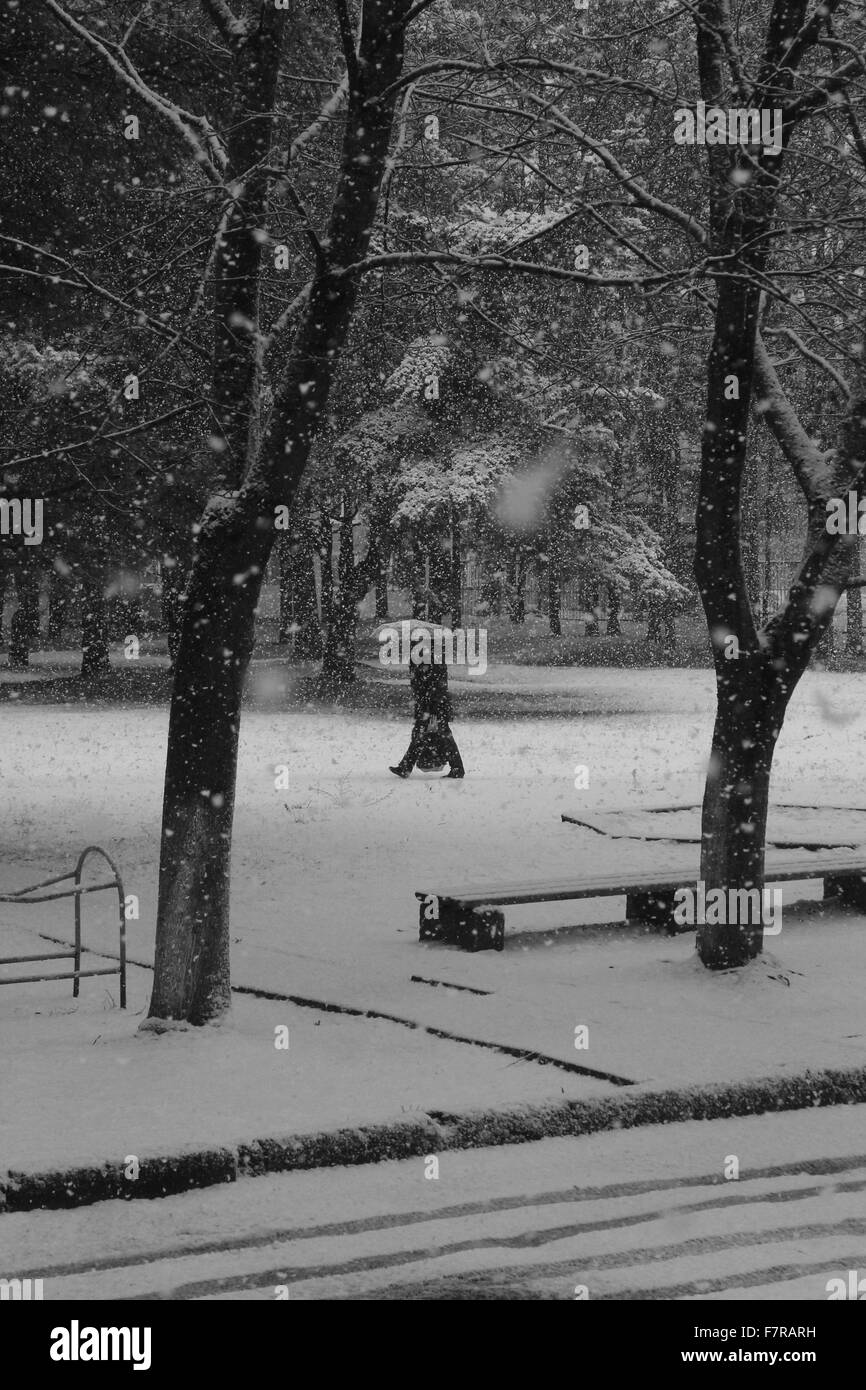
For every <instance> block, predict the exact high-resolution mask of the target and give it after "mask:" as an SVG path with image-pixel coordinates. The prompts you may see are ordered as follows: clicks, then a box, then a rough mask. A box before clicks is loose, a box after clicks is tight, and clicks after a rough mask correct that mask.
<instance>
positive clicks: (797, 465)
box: [755, 333, 832, 507]
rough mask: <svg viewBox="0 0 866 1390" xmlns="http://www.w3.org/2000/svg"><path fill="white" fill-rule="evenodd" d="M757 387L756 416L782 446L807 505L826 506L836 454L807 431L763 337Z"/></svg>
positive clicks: (757, 346)
mask: <svg viewBox="0 0 866 1390" xmlns="http://www.w3.org/2000/svg"><path fill="white" fill-rule="evenodd" d="M755 387H756V392H757V397H756V400H755V410H756V413H757V414H759V415H761V416H762V418H763V420H764V422H765V424H766V425H767V428H768V429H769V430H770V432H771V434H773V436H774V437H775V439H776V441H777V442H778V444H779V447H780V448H781V450H782V453H783V454H784V455H785V458H786V459H787V460H788V463H789V464H790V465H791V469H792V470H793V473H794V477H795V478H796V479H797V482H798V483H799V485H800V488H801V490H802V492H803V495H804V496H805V498H806V501H807V502H808V503H809V505H810V507H811V506H813V505H814V504H817V503H821V504H823V502H824V501H825V500H826V498H827V497H828V496H829V492H830V487H831V479H830V468H829V460H830V457H831V455H832V451H822V450H821V449H819V448H818V446H817V444H816V443H815V441H814V439H812V438H811V437H810V436H809V435H808V434H807V433H806V431H805V430H804V429H803V426H802V425H801V424H800V420H799V418H798V416H797V412H796V411H795V410H794V407H793V406H792V405H791V402H790V401H789V400H788V397H787V396H786V394H785V391H784V388H783V386H782V383H781V381H780V380H779V378H778V375H777V374H776V369H775V367H774V366H773V364H772V362H771V361H770V354H769V353H768V352H767V348H766V345H765V343H764V340H763V338H762V337H761V334H760V333H758V334H757V335H756V337H755ZM758 397H759V398H760V400H758V399H757V398H758Z"/></svg>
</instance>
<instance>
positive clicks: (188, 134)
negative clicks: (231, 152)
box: [39, 0, 226, 187]
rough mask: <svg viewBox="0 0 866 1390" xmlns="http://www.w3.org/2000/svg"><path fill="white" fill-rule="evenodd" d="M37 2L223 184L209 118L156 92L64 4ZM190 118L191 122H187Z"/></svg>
mask: <svg viewBox="0 0 866 1390" xmlns="http://www.w3.org/2000/svg"><path fill="white" fill-rule="evenodd" d="M39 3H40V4H42V5H44V6H45V8H46V9H48V10H50V11H51V13H52V14H53V15H54V17H55V18H56V19H57V20H59V22H60V23H61V24H62V25H63V26H64V28H65V29H68V30H69V31H70V33H72V34H74V35H75V36H76V38H78V39H80V40H81V42H82V43H84V44H86V45H87V47H88V48H92V49H93V51H94V52H95V53H98V54H99V56H100V57H101V58H102V59H103V61H104V62H105V63H107V64H108V66H109V67H110V68H111V70H112V72H114V73H115V75H116V76H117V77H119V78H120V80H121V82H123V84H124V85H125V86H126V87H128V88H129V90H130V91H131V92H134V93H135V95H136V96H137V97H138V98H139V100H141V101H143V102H144V103H145V105H146V106H148V107H149V108H150V110H152V111H156V112H157V113H158V115H159V116H160V117H161V118H162V119H163V120H164V121H167V122H168V124H169V126H170V127H171V128H172V130H173V131H174V132H175V134H176V135H179V136H180V138H181V139H182V140H184V141H185V142H186V144H187V145H188V146H189V147H190V149H191V150H192V152H193V154H194V156H195V160H196V163H197V164H198V165H199V167H200V168H201V170H202V171H203V173H204V174H206V176H207V177H208V178H209V179H210V181H211V183H215V184H217V185H218V186H219V187H222V186H223V179H222V170H223V169H224V168H225V163H226V161H225V153H224V151H222V147H221V142H220V140H219V137H218V136H217V134H216V131H215V130H214V129H213V127H212V126H211V125H210V122H209V121H207V120H205V118H204V117H203V116H193V115H192V113H190V112H188V111H183V110H182V108H181V107H179V106H178V105H177V104H176V103H175V102H173V101H169V100H168V99H167V98H166V97H163V96H161V95H160V94H159V92H155V91H154V90H153V88H152V87H149V86H148V85H147V83H146V82H145V81H144V79H143V78H142V77H141V76H140V75H139V73H138V72H137V71H136V69H135V67H134V66H133V64H132V63H131V62H130V60H129V59H128V58H127V56H126V54H125V53H123V50H122V49H119V50H118V51H119V52H120V53H121V56H122V59H123V61H120V59H118V58H117V57H115V55H114V54H113V53H112V52H111V50H110V46H109V44H108V42H107V41H103V40H102V39H98V38H97V37H96V36H95V34H92V33H91V32H90V30H89V29H87V28H85V26H84V25H83V24H79V23H78V20H77V19H75V18H74V17H73V16H72V15H70V14H67V12H66V11H65V10H64V9H63V7H62V6H61V5H59V4H58V3H57V0H39ZM112 46H113V45H112ZM191 121H192V123H193V124H190V122H191ZM193 125H197V126H198V128H199V129H200V130H201V131H202V134H203V135H204V137H205V139H206V140H207V142H208V144H209V145H210V147H211V150H212V151H213V153H214V154H215V155H216V157H217V160H218V164H215V163H214V161H213V159H212V158H211V157H210V155H208V153H207V151H206V150H205V148H204V146H203V145H202V143H201V140H200V139H199V138H198V136H197V135H196V133H195V130H194V128H193Z"/></svg>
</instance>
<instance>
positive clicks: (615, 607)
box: [607, 584, 622, 637]
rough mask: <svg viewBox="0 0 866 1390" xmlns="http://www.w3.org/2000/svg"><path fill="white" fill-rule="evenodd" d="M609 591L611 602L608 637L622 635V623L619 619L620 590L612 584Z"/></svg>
mask: <svg viewBox="0 0 866 1390" xmlns="http://www.w3.org/2000/svg"><path fill="white" fill-rule="evenodd" d="M607 593H608V599H609V602H610V608H609V610H608V614H607V635H608V637H620V636H621V635H622V623H621V622H620V620H619V614H620V592H619V589H617V588H616V587H615V586H614V585H613V584H611V585H610V587H609V588H608V591H607Z"/></svg>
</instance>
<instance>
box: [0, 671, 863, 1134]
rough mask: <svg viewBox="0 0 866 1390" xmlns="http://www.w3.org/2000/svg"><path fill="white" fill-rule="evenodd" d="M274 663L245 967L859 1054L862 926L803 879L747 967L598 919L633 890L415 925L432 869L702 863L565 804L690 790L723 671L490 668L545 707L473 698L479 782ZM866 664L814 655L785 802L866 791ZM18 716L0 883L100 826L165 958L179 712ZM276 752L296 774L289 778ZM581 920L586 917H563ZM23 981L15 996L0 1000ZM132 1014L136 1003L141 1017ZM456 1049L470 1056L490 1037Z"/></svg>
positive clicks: (383, 992)
mask: <svg viewBox="0 0 866 1390" xmlns="http://www.w3.org/2000/svg"><path fill="white" fill-rule="evenodd" d="M269 669H270V668H268V667H263V668H260V669H259V670H258V672H257V674H256V677H255V679H256V682H257V684H258V686H259V689H258V691H257V692H256V697H257V702H256V704H254V706H253V707H252V708H250V709H248V710H247V711H246V712H245V715H244V722H243V729H242V748H241V761H240V775H239V783H238V797H237V815H236V833H235V852H234V862H233V918H232V938H233V969H234V977H235V981H236V982H237V983H243V984H247V985H253V986H259V987H263V988H266V989H269V990H271V991H284V992H286V993H287V994H295V995H298V996H301V997H304V998H307V999H314V1000H323V1001H331V1002H339V1003H343V1004H347V1005H351V1006H355V1007H362V1008H375V1009H379V1010H383V1011H386V1012H390V1013H393V1014H396V1015H398V1016H400V1017H402V1018H411V1019H414V1020H417V1021H419V1022H422V1023H425V1024H427V1025H430V1026H434V1027H440V1028H445V1029H448V1030H450V1031H453V1032H455V1033H459V1034H461V1035H465V1036H468V1037H473V1038H485V1039H489V1040H494V1041H499V1042H505V1043H508V1044H510V1045H513V1046H518V1047H521V1048H528V1049H534V1050H538V1051H540V1052H542V1053H547V1054H551V1055H555V1056H557V1057H561V1058H563V1059H564V1060H568V1061H571V1062H576V1063H578V1064H581V1065H585V1066H588V1067H591V1068H593V1069H594V1070H601V1071H610V1072H614V1073H616V1074H618V1075H621V1076H626V1077H629V1078H631V1079H633V1080H636V1081H644V1082H649V1083H652V1084H653V1085H666V1084H684V1083H689V1082H708V1081H712V1080H717V1079H733V1078H736V1077H740V1076H759V1075H763V1074H767V1073H771V1072H777V1071H780V1070H788V1071H802V1070H803V1069H805V1068H807V1067H818V1066H830V1065H855V1064H859V1063H862V1062H866V1038H864V1033H866V1025H864V1020H863V1013H862V1004H861V998H862V987H861V984H860V982H861V980H862V977H863V973H864V968H866V934H864V932H863V925H864V923H863V921H862V919H861V917H860V916H859V915H857V914H853V913H845V912H841V911H839V910H836V909H834V910H833V911H832V913H828V914H827V915H825V916H823V917H822V916H821V915H820V910H819V904H817V903H816V902H814V901H812V902H811V903H806V905H805V906H804V907H802V908H800V909H797V908H794V907H793V906H790V904H791V903H792V902H793V898H794V897H795V896H797V895H795V893H794V892H792V891H791V890H788V889H786V892H785V900H784V901H785V909H784V927H783V931H782V934H781V936H778V937H774V938H772V939H770V940H769V941H768V948H769V950H768V954H767V956H766V957H765V958H764V960H763V961H761V962H758V963H756V964H755V965H754V966H753V967H751V968H750V969H749V970H747V971H744V972H735V973H731V974H722V975H710V974H708V973H707V972H705V971H704V970H703V969H702V968H700V967H699V966H698V965H696V963H695V962H694V959H693V957H692V940H691V938H690V937H679V938H676V939H668V938H664V937H657V936H653V935H642V934H640V933H639V932H636V931H627V930H625V929H623V928H622V927H619V926H617V927H616V928H613V929H609V930H604V929H593V930H591V931H587V930H586V929H585V927H584V928H583V929H580V925H579V924H586V923H588V922H591V921H592V920H595V921H596V922H598V921H615V920H616V919H618V918H620V917H621V915H622V912H623V907H624V904H623V903H622V902H619V901H617V900H615V899H611V900H606V901H599V902H595V903H564V904H558V905H557V904H554V905H551V906H548V907H540V908H525V909H522V910H521V909H515V910H513V911H510V912H509V911H506V950H505V952H504V953H502V954H501V955H499V954H496V953H493V952H485V953H481V954H478V955H474V956H473V955H468V954H466V953H463V952H460V951H458V950H456V949H453V948H449V947H445V946H441V945H435V944H427V945H423V946H422V945H420V944H419V943H418V940H417V903H416V900H415V898H414V895H413V890H414V889H415V888H428V887H430V886H434V887H435V886H436V885H437V884H439V885H447V884H449V883H452V884H453V883H454V881H455V880H457V881H459V880H465V879H469V880H474V881H486V880H487V879H488V878H490V879H492V880H495V879H497V878H501V877H502V876H506V877H507V878H508V879H509V880H512V879H514V878H515V877H517V876H523V875H526V876H529V877H534V876H535V875H539V876H541V875H545V874H555V875H557V876H562V875H563V874H564V873H571V872H575V873H578V872H580V871H581V870H587V871H590V872H593V871H611V870H614V869H616V868H618V867H622V866H628V867H629V868H636V869H637V868H641V867H646V868H648V869H656V868H658V867H660V866H661V865H663V864H665V863H667V862H675V863H678V864H681V863H683V862H684V861H687V862H689V863H691V862H693V870H692V877H695V876H696V874H697V850H696V849H694V850H690V849H689V847H687V846H686V847H684V846H667V845H664V844H659V843H640V842H632V841H627V840H607V839H605V838H603V837H602V836H599V835H597V834H594V833H593V832H592V831H589V830H584V829H581V828H579V827H576V826H566V825H563V824H561V822H560V819H559V818H560V814H561V812H563V811H574V812H576V813H578V814H579V812H580V810H581V809H583V810H584V811H592V810H598V809H602V808H606V807H628V806H632V805H634V804H636V803H637V802H641V803H648V804H657V805H658V804H664V803H666V802H670V801H683V800H686V801H692V800H695V799H697V798H698V797H699V796H700V793H701V790H702V768H703V764H704V760H705V757H706V753H707V748H708V744H709V737H710V729H711V711H712V677H711V674H710V673H709V672H700V671H679V672H663V671H650V670H641V671H634V672H629V671H611V670H592V671H589V670H586V669H583V670H575V671H563V670H561V669H560V670H539V669H537V668H526V667H521V668H491V670H490V671H489V672H488V673H487V675H486V676H485V677H483V678H478V679H483V680H484V681H486V682H487V683H488V684H489V685H491V686H493V687H495V688H496V689H498V690H501V692H502V696H503V699H507V697H508V692H513V690H514V689H515V688H516V687H519V688H520V689H521V690H522V691H524V692H525V694H526V695H527V697H528V698H529V699H532V698H535V697H537V698H538V699H539V703H540V705H542V704H543V705H544V709H545V713H544V714H543V717H539V718H537V719H533V718H531V717H524V718H520V719H516V720H512V719H492V718H473V717H470V718H464V719H458V720H457V721H456V722H455V732H456V734H457V737H458V740H459V742H460V745H461V748H462V751H463V755H464V759H465V761H466V765H467V768H468V776H467V779H466V781H465V782H462V783H461V782H451V781H441V780H437V779H435V778H425V777H423V776H419V775H418V774H415V775H414V776H413V778H412V779H411V780H410V781H408V782H401V781H398V780H397V779H395V778H394V777H392V776H391V774H390V773H389V772H388V770H387V765H388V763H390V762H394V761H396V759H397V757H398V756H399V755H400V753H401V752H402V751H403V747H404V745H405V742H406V740H407V739H408V732H409V722H408V717H407V719H405V720H402V721H395V720H394V719H389V718H385V717H376V716H372V715H356V714H345V713H343V714H340V713H323V712H306V711H304V712H301V711H297V710H295V711H289V712H286V711H284V710H280V709H277V708H274V707H273V704H274V700H273V690H272V689H271V690H269V688H268V682H269V680H271V676H270V675H269V674H268V673H269ZM862 686H863V677H862V676H857V675H853V676H851V675H826V674H815V675H807V677H806V678H805V680H804V681H803V683H802V685H801V688H800V690H799V691H798V692H797V694H796V696H795V699H794V703H793V707H792V709H791V712H790V716H789V719H788V722H787V724H786V727H785V731H784V733H783V735H782V738H781V742H780V746H779V750H778V755H777V763H776V778H775V782H774V798H775V799H776V800H793V801H801V802H811V801H815V802H824V803H826V804H833V805H839V804H849V805H852V806H853V805H860V804H863V803H864V792H863V790H862V789H863V785H864V780H866V777H864V774H866V743H864V739H863V732H864V730H863V722H864V719H866V714H864V712H863V707H862V695H861V691H862ZM557 692H558V693H559V695H563V696H566V697H567V698H568V699H569V701H571V702H573V703H574V704H575V705H577V706H579V707H580V708H582V709H584V710H585V713H583V714H582V715H578V716H574V717H570V718H562V717H557V716H556V715H555V714H551V713H550V707H549V704H547V703H545V702H546V700H547V696H548V695H550V694H553V695H554V696H555V695H556V694H557ZM455 693H456V694H457V695H458V697H459V694H460V687H459V686H458V684H457V683H456V682H455ZM407 704H408V700H407ZM2 718H3V721H4V726H5V729H4V732H5V738H4V756H3V790H4V797H3V806H2V810H0V836H2V839H0V843H2V847H3V848H2V857H0V871H2V877H0V881H2V882H3V884H4V886H8V887H12V888H17V887H21V886H23V885H24V884H26V883H28V882H32V881H34V880H36V879H38V878H40V877H44V876H47V875H48V874H49V873H52V872H54V873H56V872H60V871H61V870H63V869H65V868H67V867H71V865H72V863H73V862H74V858H75V856H76V854H77V852H78V851H79V850H80V849H81V848H82V847H83V846H84V845H85V844H88V843H97V844H102V845H103V846H104V847H105V848H106V849H108V851H109V852H110V853H111V854H112V855H114V856H115V857H116V858H117V860H118V862H119V863H120V865H121V867H122V870H123V873H124V875H125V879H126V891H127V892H128V893H135V894H137V895H138V897H139V900H140V909H141V915H140V919H139V921H137V922H131V923H130V933H129V935H130V949H131V954H132V957H133V958H134V959H136V960H141V961H149V960H150V959H152V948H153V935H154V917H155V907H156V882H157V851H158V829H159V812H160V803H161V794H162V772H163V760H164V749H165V734H166V727H167V711H166V710H165V709H164V708H158V709H152V708H146V707H123V708H106V707H96V708H88V707H85V706H68V707H60V706H51V705H44V704H42V705H38V706H36V705H28V704H26V703H24V702H23V700H19V701H16V702H14V703H11V704H7V705H6V706H5V708H4V709H3V713H2ZM47 747H48V748H50V750H51V751H50V752H46V748H47ZM283 763H285V764H288V766H289V768H290V769H291V772H290V786H289V789H288V790H276V789H275V786H274V782H275V769H276V768H277V767H278V766H279V765H280V764H283ZM579 763H580V764H585V765H587V766H588V768H589V773H590V786H589V789H588V790H585V791H576V790H575V788H574V785H573V783H574V768H575V765H576V764H579ZM684 881H685V880H684ZM815 892H816V890H815V888H814V887H812V888H811V889H810V888H806V889H804V893H803V896H806V897H809V896H810V894H811V897H812V899H814V897H815ZM85 916H86V921H87V926H86V934H85V939H86V941H89V942H90V943H91V944H94V945H97V944H98V945H102V946H104V947H105V948H106V949H109V950H111V949H116V936H115V933H114V932H113V930H112V928H111V926H110V908H109V904H108V900H107V895H106V898H105V900H102V899H99V898H96V899H92V900H91V901H90V902H89V903H88V906H87V908H86V912H85ZM13 923H14V924H15V925H16V928H17V929H18V930H24V931H27V932H32V931H35V930H38V929H43V930H46V931H49V932H54V933H55V934H57V935H65V936H67V937H68V936H69V934H70V926H71V911H70V908H69V904H68V903H65V904H59V905H51V904H49V905H46V907H45V908H44V909H37V908H20V909H14V910H13V909H12V908H10V907H9V906H8V905H3V906H0V924H9V925H12V924H13ZM569 926H574V927H577V928H578V929H577V930H575V931H572V932H569V931H562V932H560V933H559V934H556V935H552V934H551V931H550V928H553V927H562V928H565V927H569ZM16 936H17V932H16ZM412 976H420V977H422V980H421V981H418V980H413V979H412ZM430 980H433V981H437V980H439V981H445V982H448V983H453V984H463V985H469V986H472V987H473V988H474V989H476V990H482V991H487V992H486V993H478V994H476V993H465V992H455V991H446V990H444V989H442V988H435V987H433V986H431V985H430V984H428V983H424V982H423V981H430ZM112 983H114V982H112ZM49 988H50V989H53V990H56V999H57V1002H58V1004H60V1003H63V1004H66V1003H67V1002H71V1001H67V988H68V987H67V986H66V985H65V984H64V985H60V984H58V985H57V986H51V987H49ZM82 989H83V992H84V996H85V999H86V1000H87V1001H88V1007H90V1005H91V1004H92V1002H93V1000H94V998H96V997H98V998H99V999H101V998H102V990H103V985H102V983H101V982H100V981H99V980H91V981H85V982H84V983H83V985H82ZM17 993H18V991H17V987H11V988H8V989H4V991H3V992H2V994H0V1017H2V1016H3V1014H4V1013H5V1012H6V1011H8V1009H9V1008H10V1007H11V1006H12V1001H13V998H14V997H15V996H16V994H17ZM135 1022H136V1020H135V1019H134V1018H132V1017H130V1019H129V1020H128V1028H129V1031H130V1032H132V1030H133V1029H134V1026H135ZM579 1024H587V1025H589V1029H590V1046H589V1049H588V1051H579V1052H578V1051H575V1047H574V1030H575V1027H576V1026H577V1025H579ZM122 1025H123V1020H121V1028H122ZM111 1026H112V1029H114V1028H115V1027H116V1026H117V1021H116V1020H112V1024H111ZM359 1026H362V1025H359ZM363 1026H364V1027H366V1026H367V1025H366V1024H365V1025H363ZM399 1036H400V1038H401V1039H404V1038H405V1037H408V1036H411V1035H410V1034H408V1033H405V1031H404V1030H399ZM172 1045H174V1044H172ZM369 1045H370V1046H371V1047H372V1046H373V1043H372V1036H371V1040H370V1043H369ZM181 1046H183V1044H181ZM460 1053H461V1056H463V1057H465V1058H466V1059H467V1060H468V1058H469V1057H470V1056H471V1049H469V1048H465V1047H464V1048H462V1049H460ZM325 1104H326V1098H323V1099H322V1106H323V1113H324V1107H325Z"/></svg>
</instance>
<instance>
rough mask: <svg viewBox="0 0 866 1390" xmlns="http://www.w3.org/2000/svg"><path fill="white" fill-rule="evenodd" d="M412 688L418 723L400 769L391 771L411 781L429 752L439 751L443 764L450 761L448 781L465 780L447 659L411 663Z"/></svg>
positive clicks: (431, 653)
mask: <svg viewBox="0 0 866 1390" xmlns="http://www.w3.org/2000/svg"><path fill="white" fill-rule="evenodd" d="M409 685H410V687H411V690H412V695H413V697H414V700H415V722H414V724H413V725H412V737H411V739H410V740H409V747H408V748H407V749H406V752H405V753H404V754H403V757H402V758H401V759H400V761H399V763H398V764H397V766H396V767H392V768H391V769H390V770H391V772H393V773H394V774H395V776H397V777H408V776H409V774H410V772H411V771H412V769H413V767H414V766H415V764H416V763H417V762H418V760H419V758H421V757H422V756H423V755H424V753H425V749H426V750H429V749H430V747H431V745H433V746H435V747H436V748H438V750H439V751H440V755H441V757H442V760H443V762H444V761H447V763H448V767H449V770H448V772H447V773H446V776H448V777H465V775H466V769H465V768H464V766H463V759H462V758H461V756H460V749H459V748H458V747H457V740H456V739H455V737H454V735H453V733H452V732H451V717H452V713H451V697H450V696H449V694H448V667H447V665H446V664H445V661H444V659H443V660H441V661H438V662H437V661H436V658H435V652H433V651H431V652H430V656H429V660H426V661H417V662H416V661H414V660H413V661H411V662H410V666H409Z"/></svg>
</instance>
